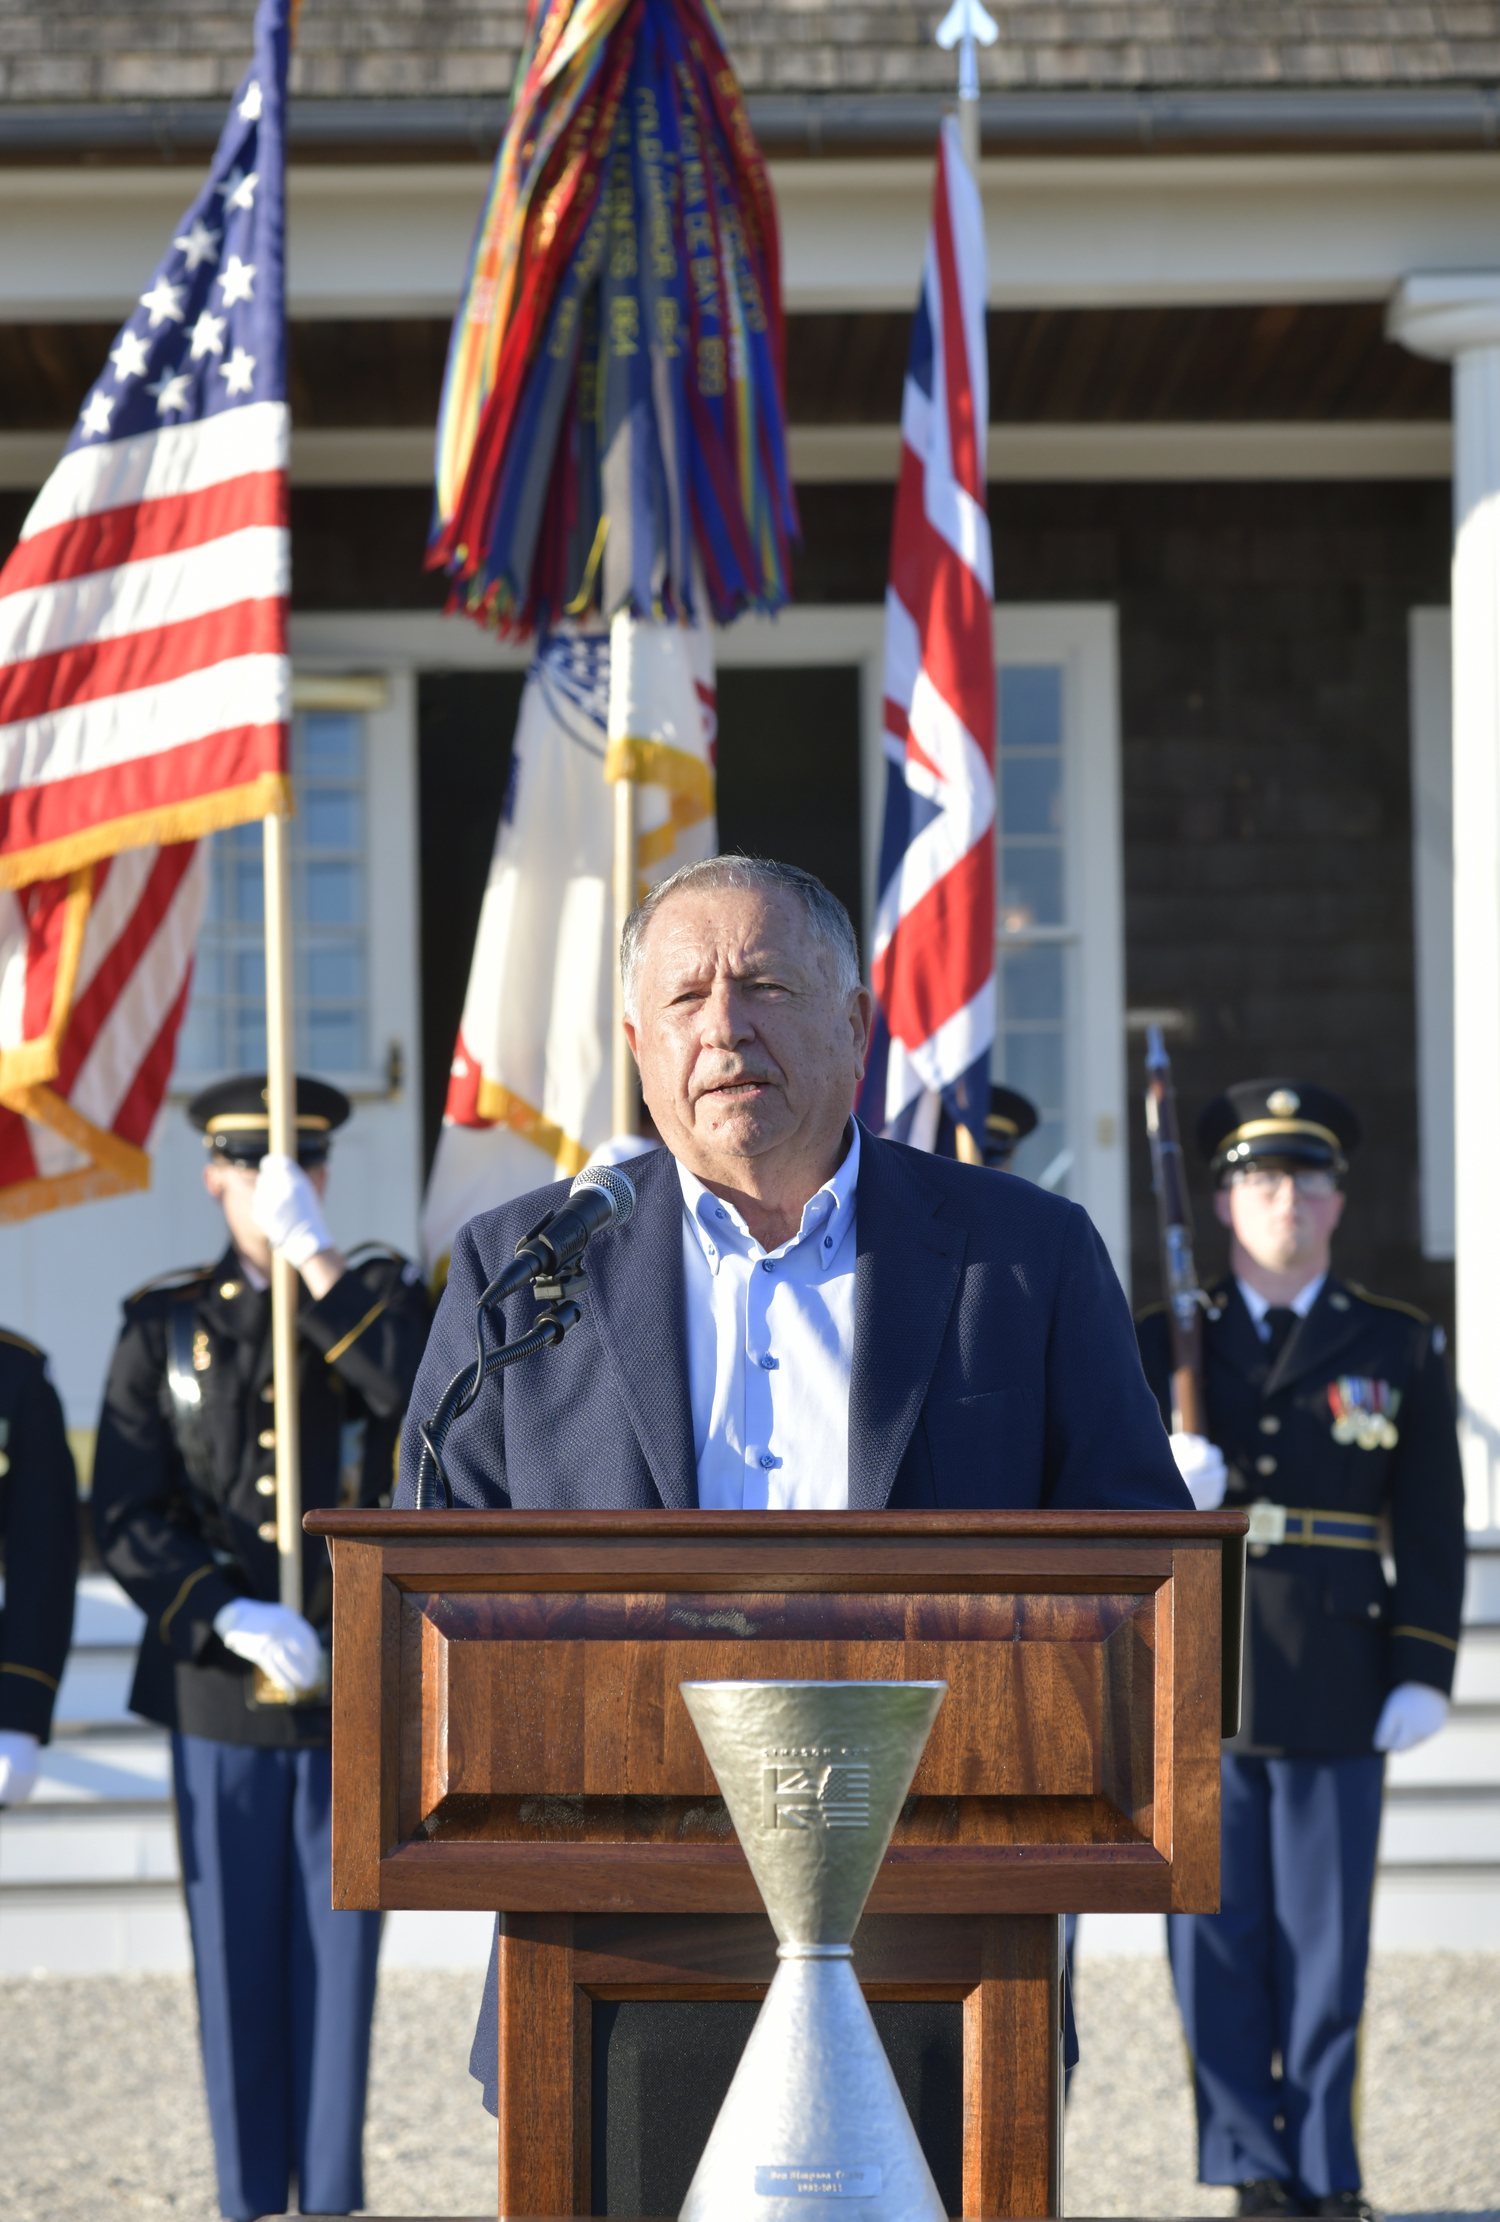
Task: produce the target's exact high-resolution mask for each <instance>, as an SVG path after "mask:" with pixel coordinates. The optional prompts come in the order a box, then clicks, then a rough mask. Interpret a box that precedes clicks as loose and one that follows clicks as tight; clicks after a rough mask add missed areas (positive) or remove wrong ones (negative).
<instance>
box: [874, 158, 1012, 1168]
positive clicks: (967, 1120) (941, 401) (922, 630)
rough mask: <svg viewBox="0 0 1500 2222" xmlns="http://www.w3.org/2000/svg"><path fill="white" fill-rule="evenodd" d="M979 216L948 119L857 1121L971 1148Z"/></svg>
mask: <svg viewBox="0 0 1500 2222" xmlns="http://www.w3.org/2000/svg"><path fill="white" fill-rule="evenodd" d="M987 291H988V279H987V273H986V262H985V248H984V214H983V209H982V207H981V204H980V199H979V192H978V188H977V187H976V186H975V184H974V181H973V179H972V177H971V176H970V175H969V171H968V168H967V165H966V164H965V162H964V159H963V154H962V152H961V149H960V144H959V133H958V125H957V123H956V121H955V120H954V119H953V118H951V117H950V118H949V119H948V120H947V121H946V122H945V123H944V125H943V130H942V136H941V138H940V140H939V143H938V164H937V179H936V184H935V188H934V193H933V210H932V231H931V233H930V235H929V238H928V242H927V257H926V263H925V266H924V269H923V274H922V295H921V299H920V300H919V302H918V304H917V313H916V317H915V320H914V322H913V325H912V335H911V350H910V354H909V357H908V360H907V366H906V386H905V391H904V393H903V395H902V402H901V472H900V478H899V480H898V483H897V488H896V513H895V523H894V527H893V530H892V534H891V571H890V583H889V585H888V586H887V588H886V598H885V752H886V791H885V826H884V832H883V836H882V840H881V851H880V868H879V895H878V899H877V904H876V911H875V934H874V947H873V950H872V954H871V980H872V984H873V986H874V989H875V996H876V1002H877V1005H878V1009H877V1012H876V1022H875V1039H874V1042H873V1044H872V1049H871V1057H870V1063H869V1069H868V1071H867V1073H866V1077H865V1083H864V1087H863V1090H862V1092H861V1109H862V1111H863V1113H864V1116H865V1118H866V1120H867V1121H868V1122H869V1123H870V1124H871V1125H872V1126H874V1127H876V1128H877V1129H879V1130H880V1131H882V1132H884V1133H886V1134H890V1135H894V1136H895V1137H896V1138H897V1139H899V1140H901V1141H910V1142H914V1143H917V1144H919V1145H920V1146H922V1147H925V1148H929V1149H930V1148H931V1147H932V1145H933V1141H934V1139H935V1137H936V1133H937V1128H938V1121H939V1116H940V1113H941V1112H942V1111H946V1112H947V1114H948V1117H949V1118H950V1119H951V1120H952V1121H953V1122H954V1123H955V1124H956V1125H959V1126H966V1127H968V1128H969V1130H970V1132H971V1133H972V1134H973V1135H974V1136H975V1138H976V1140H979V1139H982V1137H983V1133H984V1119H985V1113H986V1111H987V1110H988V1108H989V1063H990V1047H991V1044H992V1042H993V1040H994V1032H995V1016H994V987H995V980H994V974H995V864H994V847H993V840H992V827H993V823H994V816H995V665H994V647H993V641H992V636H991V631H990V608H991V603H992V601H993V599H994V576H993V571H992V568H991V562H990V527H989V518H988V516H987V514H986V510H985V478H984V467H985V427H986V424H987V421H988V417H989V376H988V366H987V362H986V357H985V332H984V311H985V298H986V294H987Z"/></svg>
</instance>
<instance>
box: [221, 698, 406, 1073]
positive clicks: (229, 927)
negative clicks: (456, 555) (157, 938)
mask: <svg viewBox="0 0 1500 2222" xmlns="http://www.w3.org/2000/svg"><path fill="white" fill-rule="evenodd" d="M364 726H365V721H364V718H363V716H362V715H361V714H359V713H358V712H356V711H348V710H305V711H302V712H300V713H299V714H298V715H297V716H296V717H295V718H294V719H293V721H292V779H293V789H294V792H295V795H296V799H297V815H296V816H295V818H294V819H293V820H292V844H291V846H292V900H293V905H294V926H293V944H292V946H293V952H294V960H295V965H296V981H295V992H296V1006H297V1064H298V1067H299V1069H300V1070H302V1071H303V1072H316V1073H326V1074H327V1075H329V1076H330V1077H331V1078H338V1079H344V1080H348V1079H351V1078H358V1077H360V1076H363V1075H366V1074H368V1073H369V1071H370V1069H371V1048H370V1039H369V1035H370V1024H369V986H368V977H367V972H368V956H369V952H368V946H367V942H368V917H367V892H366V869H365V852H366V839H367V837H366V827H365V812H366V793H365V730H364ZM261 838H262V837H261V829H260V824H259V821H258V820H257V821H255V822H254V823H252V824H249V825H240V826H231V827H229V828H228V829H227V830H226V831H225V832H223V833H216V834H214V835H213V836H212V838H211V843H210V850H209V892H208V903H207V908H206V911H205V914H204V920H203V929H202V932H201V934H200V936H199V941H198V961H197V966H196V969H195V972H194V975H193V993H192V1000H191V1001H190V1003H189V1005H188V1011H187V1017H186V1020H185V1022H184V1025H183V1031H182V1039H181V1043H180V1046H179V1049H178V1056H177V1070H178V1073H179V1074H180V1075H181V1076H182V1077H183V1078H187V1077H188V1076H189V1075H191V1076H194V1077H195V1078H202V1077H203V1076H205V1075H207V1074H211V1073H219V1072H252V1071H257V1070H260V1069H261V1068H263V1067H264V1065H265V1061H266V978H265V939H264V927H263V919H264V908H263V905H264V886H263V878H262V864H261Z"/></svg>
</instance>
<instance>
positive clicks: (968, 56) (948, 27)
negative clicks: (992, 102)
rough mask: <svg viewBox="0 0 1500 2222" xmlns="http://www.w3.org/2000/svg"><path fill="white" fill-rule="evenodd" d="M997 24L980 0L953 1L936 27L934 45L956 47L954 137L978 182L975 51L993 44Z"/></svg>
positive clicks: (977, 90)
mask: <svg viewBox="0 0 1500 2222" xmlns="http://www.w3.org/2000/svg"><path fill="white" fill-rule="evenodd" d="M999 36H1000V27H999V25H998V24H997V23H996V21H995V19H994V17H993V16H992V15H991V14H990V13H989V10H988V9H987V8H986V7H985V6H984V0H953V5H952V7H951V8H950V9H949V10H948V13H947V14H946V15H945V16H944V17H943V20H942V22H941V23H940V24H939V25H938V27H937V32H936V38H937V42H938V45H939V46H941V47H944V48H952V47H955V46H956V47H957V48H958V138H959V145H960V146H961V147H962V148H963V156H964V160H965V162H966V163H967V164H968V167H969V175H970V177H972V178H973V180H974V182H975V184H976V185H977V184H978V183H979V53H978V48H979V47H980V46H993V45H994V43H995V41H996V39H997V38H998V37H999Z"/></svg>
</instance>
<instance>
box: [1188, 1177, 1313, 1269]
mask: <svg viewBox="0 0 1500 2222" xmlns="http://www.w3.org/2000/svg"><path fill="white" fill-rule="evenodd" d="M1297 1175H1298V1168H1297V1167H1295V1166H1291V1165H1277V1164H1275V1163H1272V1164H1268V1165H1267V1164H1262V1165H1253V1166H1250V1167H1247V1169H1246V1170H1245V1172H1243V1173H1241V1174H1239V1175H1238V1176H1236V1177H1234V1178H1232V1179H1231V1180H1230V1182H1229V1184H1228V1185H1227V1186H1226V1187H1224V1188H1220V1189H1218V1190H1217V1191H1216V1193H1215V1195H1214V1211H1215V1213H1216V1215H1217V1217H1218V1219H1219V1221H1220V1223H1221V1224H1222V1225H1223V1226H1226V1227H1228V1228H1230V1229H1231V1231H1232V1232H1233V1234H1234V1236H1235V1239H1236V1241H1237V1242H1238V1243H1239V1244H1240V1247H1241V1248H1242V1249H1243V1250H1244V1251H1245V1252H1246V1253H1247V1255H1248V1256H1249V1257H1251V1258H1253V1260H1254V1261H1255V1263H1256V1264H1257V1265H1259V1266H1263V1267H1264V1268H1265V1270H1266V1271H1267V1272H1268V1273H1292V1272H1296V1271H1298V1270H1303V1271H1305V1272H1306V1275H1307V1278H1308V1279H1309V1280H1312V1279H1313V1278H1314V1277H1315V1276H1316V1275H1317V1274H1319V1273H1326V1272H1327V1270H1328V1260H1329V1253H1330V1246H1331V1244H1332V1240H1333V1231H1334V1229H1335V1227H1337V1225H1338V1223H1339V1221H1340V1219H1342V1218H1343V1216H1344V1197H1343V1193H1342V1191H1341V1190H1340V1189H1339V1188H1338V1187H1336V1186H1335V1185H1334V1184H1333V1180H1332V1175H1325V1176H1319V1175H1313V1176H1311V1178H1310V1179H1309V1176H1308V1175H1307V1174H1306V1171H1305V1169H1304V1170H1303V1173H1302V1185H1301V1186H1300V1187H1299V1185H1298V1179H1297ZM1325 1179H1326V1181H1327V1183H1328V1186H1327V1190H1326V1192H1325V1193H1322V1194H1319V1193H1314V1194H1311V1195H1310V1194H1308V1193H1307V1190H1308V1187H1309V1186H1312V1187H1313V1188H1314V1189H1317V1188H1319V1187H1321V1186H1322V1183H1323V1181H1324V1180H1325Z"/></svg>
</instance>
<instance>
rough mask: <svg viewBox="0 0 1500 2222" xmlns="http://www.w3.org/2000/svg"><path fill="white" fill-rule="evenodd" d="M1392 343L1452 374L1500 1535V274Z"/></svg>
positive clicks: (1458, 1111) (1461, 888) (1481, 1267)
mask: <svg viewBox="0 0 1500 2222" xmlns="http://www.w3.org/2000/svg"><path fill="white" fill-rule="evenodd" d="M1387 329H1388V331H1389V333H1390V336H1391V338H1392V339H1395V340H1399V341H1400V342H1401V344H1402V345H1403V346H1405V347H1409V348H1411V349H1412V350H1413V351H1414V353H1416V354H1418V355H1430V356H1436V357H1438V358H1440V359H1443V360H1447V361H1451V362H1452V364H1453V1033H1454V1060H1453V1097H1454V1174H1455V1186H1456V1196H1455V1204H1456V1213H1455V1218H1456V1227H1457V1330H1458V1333H1457V1349H1456V1359H1457V1367H1458V1392H1459V1430H1460V1438H1461V1441H1462V1444H1463V1460H1464V1481H1465V1487H1466V1493H1467V1499H1468V1523H1469V1526H1470V1528H1471V1529H1495V1528H1500V271H1488V270H1481V271H1460V272H1452V273H1448V272H1444V273H1439V274H1433V275H1430V276H1428V275H1423V276H1417V277H1411V278H1407V279H1405V280H1404V281H1403V282H1402V284H1401V286H1400V287H1399V289H1398V290H1397V293H1396V296H1395V298H1394V300H1393V302H1392V304H1391V307H1390V311H1389V314H1388V317H1387Z"/></svg>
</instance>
